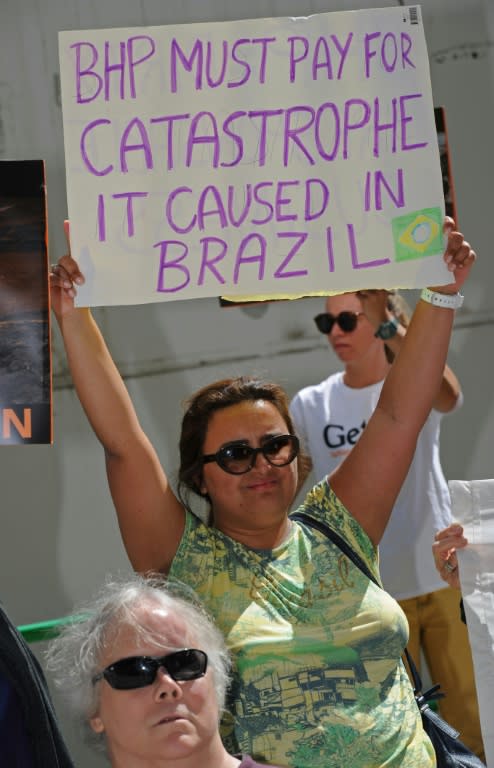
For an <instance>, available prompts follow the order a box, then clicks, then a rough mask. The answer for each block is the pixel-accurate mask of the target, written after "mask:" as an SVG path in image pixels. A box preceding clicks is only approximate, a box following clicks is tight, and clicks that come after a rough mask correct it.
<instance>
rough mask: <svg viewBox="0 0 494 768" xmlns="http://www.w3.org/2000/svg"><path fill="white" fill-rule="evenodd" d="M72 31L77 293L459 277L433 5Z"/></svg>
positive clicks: (82, 301)
mask: <svg viewBox="0 0 494 768" xmlns="http://www.w3.org/2000/svg"><path fill="white" fill-rule="evenodd" d="M59 44H60V68H61V83H62V106H63V121H64V136H65V156H66V172H67V189H68V210H69V217H70V219H71V243H72V252H73V255H74V257H75V258H76V259H77V260H78V262H79V264H80V266H81V268H82V270H83V272H84V274H85V276H86V285H85V287H84V288H83V289H80V290H79V291H78V300H77V301H78V304H79V305H87V306H97V305H104V304H129V303H135V304H137V303H146V302H150V301H159V300H167V301H169V300H176V299H189V298H198V297H206V296H218V295H228V296H241V295H245V294H250V295H257V296H259V295H274V294H277V295H280V294H290V295H294V294H297V295H311V294H313V293H319V292H321V291H324V292H326V293H327V292H329V291H335V292H341V291H343V290H355V289H357V288H359V287H361V288H363V287H365V288H373V287H376V288H377V287H405V288H406V287H410V288H412V287H419V286H422V285H426V284H436V285H437V284H444V283H447V282H449V280H450V278H449V274H448V272H447V270H446V268H445V267H444V265H443V263H442V246H443V241H442V219H443V214H444V198H443V192H442V178H441V169H440V163H439V154H438V146H437V138H436V129H435V122H434V110H433V106H432V98H431V85H430V74H429V64H428V57H427V49H426V44H425V38H424V30H423V26H422V18H421V12H420V7H418V6H411V7H406V8H403V7H401V8H397V7H394V8H386V9H373V10H365V11H347V12H338V13H324V14H318V15H316V16H310V17H307V18H274V19H260V20H259V19H257V20H246V21H238V22H221V23H209V24H186V25H178V26H165V27H145V28H137V29H103V30H90V31H80V30H78V31H67V32H61V33H60V35H59Z"/></svg>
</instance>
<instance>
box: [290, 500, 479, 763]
mask: <svg viewBox="0 0 494 768" xmlns="http://www.w3.org/2000/svg"><path fill="white" fill-rule="evenodd" d="M290 519H291V520H298V521H300V522H302V523H305V524H306V525H308V526H310V527H311V528H315V529H316V530H318V531H320V533H323V534H324V535H325V536H326V537H327V538H328V539H329V540H330V541H332V542H333V544H336V546H337V547H338V548H339V549H341V551H342V552H343V553H344V554H345V555H346V556H347V557H348V558H349V559H350V560H351V561H352V563H354V565H356V566H357V568H360V570H361V571H362V573H364V574H365V575H366V576H367V578H368V579H370V580H371V581H373V582H374V584H377V586H378V587H380V588H381V589H382V587H381V585H380V584H379V582H378V581H377V579H376V578H375V577H374V575H373V574H372V573H371V572H370V570H369V568H368V567H367V565H366V563H364V561H363V560H362V558H361V557H360V556H359V555H358V554H357V553H356V552H355V551H354V550H353V549H352V548H351V546H350V545H349V544H348V542H347V541H345V539H343V538H342V536H340V534H339V533H337V532H336V531H335V530H333V528H331V527H330V526H329V525H326V524H325V523H323V522H321V521H320V520H316V519H315V518H313V517H311V516H310V515H307V514H306V513H305V512H294V513H293V514H291V515H290ZM405 658H406V660H407V664H408V666H409V668H410V673H411V677H412V680H413V694H414V696H415V701H416V702H417V706H418V708H419V712H420V716H421V718H422V726H423V728H424V731H425V732H426V733H427V735H428V737H429V739H430V740H431V742H432V746H433V747H434V751H435V753H436V763H437V768H486V766H485V764H484V763H483V762H482V760H480V758H479V757H478V756H477V755H476V754H475V753H474V752H472V751H471V750H470V749H469V748H468V747H467V746H466V745H465V744H463V742H462V741H460V739H459V738H458V736H459V732H458V731H457V730H456V729H455V728H453V727H452V726H451V725H449V724H448V723H447V722H446V720H444V719H443V718H442V717H441V716H440V715H438V714H437V712H435V711H434V710H433V709H431V707H430V706H429V702H430V701H433V700H435V699H440V698H443V697H444V696H445V694H444V693H441V692H440V691H439V689H440V687H441V686H440V683H436V685H433V686H432V688H429V689H428V690H427V691H425V692H424V691H422V680H421V679H420V675H419V672H418V670H417V667H416V666H415V663H414V661H413V659H412V657H411V655H410V653H409V652H408V650H407V649H406V648H405Z"/></svg>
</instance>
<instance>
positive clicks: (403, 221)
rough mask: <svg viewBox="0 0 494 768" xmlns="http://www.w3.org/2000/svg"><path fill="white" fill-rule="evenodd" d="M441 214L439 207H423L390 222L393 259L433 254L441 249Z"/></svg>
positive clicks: (398, 259)
mask: <svg viewBox="0 0 494 768" xmlns="http://www.w3.org/2000/svg"><path fill="white" fill-rule="evenodd" d="M442 222H443V216H442V213H441V209H440V208H424V209H423V210H421V211H413V213H407V214H406V215H405V216H397V218H395V219H393V220H392V222H391V226H392V228H393V240H394V244H395V261H410V259H423V258H425V257H426V256H434V255H436V254H438V253H442V251H443V247H444V246H443V227H442Z"/></svg>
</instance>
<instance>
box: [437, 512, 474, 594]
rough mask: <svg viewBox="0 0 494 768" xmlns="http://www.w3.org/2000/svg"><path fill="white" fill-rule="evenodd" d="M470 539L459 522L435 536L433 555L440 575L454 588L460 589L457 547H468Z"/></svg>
mask: <svg viewBox="0 0 494 768" xmlns="http://www.w3.org/2000/svg"><path fill="white" fill-rule="evenodd" d="M467 544H468V540H467V539H466V538H465V536H464V535H463V528H462V526H461V525H459V523H452V524H451V525H448V527H447V528H443V529H442V530H441V531H438V532H437V533H436V535H435V536H434V543H433V545H432V555H433V557H434V563H435V566H436V568H437V571H438V573H439V575H440V577H441V578H442V579H443V581H445V582H446V583H447V584H449V586H450V587H453V588H454V589H460V575H459V573H458V557H457V555H456V550H457V549H462V548H463V547H466V545H467Z"/></svg>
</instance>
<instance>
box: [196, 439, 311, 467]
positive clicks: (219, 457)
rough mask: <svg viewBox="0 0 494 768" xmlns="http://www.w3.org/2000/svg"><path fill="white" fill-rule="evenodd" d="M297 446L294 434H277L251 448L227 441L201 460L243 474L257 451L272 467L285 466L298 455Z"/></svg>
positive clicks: (251, 463) (253, 461) (298, 446)
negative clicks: (258, 445) (212, 462)
mask: <svg viewBox="0 0 494 768" xmlns="http://www.w3.org/2000/svg"><path fill="white" fill-rule="evenodd" d="M299 448H300V445H299V441H298V438H297V437H295V435H277V436H276V437H271V438H270V439H269V440H266V442H265V443H264V445H261V447H260V448H252V446H250V445H247V443H244V442H238V443H228V444H227V445H224V446H223V447H222V448H220V450H219V451H217V452H216V453H209V454H207V456H203V457H202V461H203V464H209V462H211V461H215V462H216V463H217V464H218V466H220V467H221V469H223V470H224V471H225V472H228V473H229V474H230V475H244V474H245V473H246V472H249V471H250V470H251V469H252V467H253V466H254V464H255V463H256V459H257V455H258V454H259V453H262V455H263V456H264V458H265V459H266V461H267V462H269V464H271V465H272V466H273V467H286V465H287V464H291V462H292V461H293V460H294V458H295V457H296V456H297V455H298V452H299Z"/></svg>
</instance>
